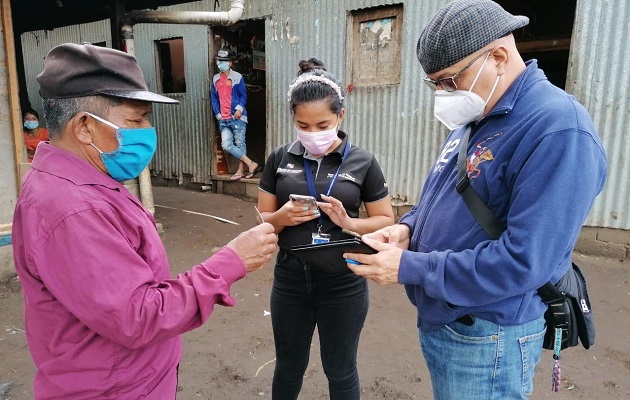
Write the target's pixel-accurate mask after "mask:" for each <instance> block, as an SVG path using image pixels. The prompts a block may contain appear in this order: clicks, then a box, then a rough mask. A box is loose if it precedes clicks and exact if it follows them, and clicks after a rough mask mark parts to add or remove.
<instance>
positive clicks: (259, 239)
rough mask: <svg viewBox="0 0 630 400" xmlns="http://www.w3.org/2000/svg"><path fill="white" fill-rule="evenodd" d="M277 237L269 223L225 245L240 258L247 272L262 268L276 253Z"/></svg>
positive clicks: (248, 231)
mask: <svg viewBox="0 0 630 400" xmlns="http://www.w3.org/2000/svg"><path fill="white" fill-rule="evenodd" d="M277 242H278V236H277V235H276V234H275V233H274V227H273V225H271V224H270V223H267V222H265V223H262V224H260V225H257V226H255V227H253V228H252V229H250V230H247V231H245V232H242V233H241V234H240V235H238V236H237V237H235V238H234V239H232V240H231V241H230V243H228V244H227V246H228V247H229V248H231V249H232V250H234V251H235V252H236V254H238V255H239V257H241V260H243V263H245V267H246V268H247V272H252V271H256V270H258V269H260V268H262V267H263V266H264V265H265V264H267V262H269V260H271V257H272V256H273V253H274V252H275V251H276V246H277Z"/></svg>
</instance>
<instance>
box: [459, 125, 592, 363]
mask: <svg viewBox="0 0 630 400" xmlns="http://www.w3.org/2000/svg"><path fill="white" fill-rule="evenodd" d="M470 132H471V128H470V126H468V128H467V129H466V133H465V134H464V138H463V139H462V143H461V145H460V147H459V155H458V157H457V184H456V186H455V188H456V190H457V192H458V193H459V194H460V195H461V196H462V198H463V199H464V202H465V203H466V206H467V207H468V210H469V211H470V213H471V214H472V215H473V217H475V219H476V220H477V222H479V225H481V227H482V228H483V229H484V231H486V233H487V234H488V236H490V237H491V238H492V239H495V240H496V239H498V238H499V237H500V236H501V234H502V233H503V231H505V229H506V228H505V225H503V223H502V222H501V221H499V219H498V218H497V217H495V215H494V214H493V213H492V211H491V210H490V209H489V208H488V206H487V205H486V204H485V203H484V202H483V201H482V200H481V198H480V197H479V196H478V195H477V193H476V192H475V191H474V190H473V188H472V187H471V186H470V179H469V178H468V174H467V173H466V155H467V150H468V140H469V138H470ZM537 292H538V295H539V296H540V297H541V298H542V301H543V302H544V303H545V304H547V311H546V312H545V322H546V323H547V331H546V333H545V340H544V342H543V348H545V349H548V350H554V345H555V341H556V336H555V330H556V328H559V329H562V339H561V340H562V342H561V349H565V348H567V347H573V346H576V345H577V344H578V338H579V340H580V342H582V346H584V348H585V349H588V348H589V347H590V346H592V345H593V344H595V324H594V321H593V315H592V310H591V303H590V301H589V298H588V293H587V290H586V280H585V279H584V275H582V271H580V269H579V268H578V266H577V265H575V263H572V268H569V270H568V271H567V273H566V274H565V275H564V276H563V277H562V278H561V279H560V281H558V283H556V284H555V285H554V284H553V283H551V282H547V283H545V284H544V285H543V286H542V287H540V288H538V290H537ZM558 352H559V351H558Z"/></svg>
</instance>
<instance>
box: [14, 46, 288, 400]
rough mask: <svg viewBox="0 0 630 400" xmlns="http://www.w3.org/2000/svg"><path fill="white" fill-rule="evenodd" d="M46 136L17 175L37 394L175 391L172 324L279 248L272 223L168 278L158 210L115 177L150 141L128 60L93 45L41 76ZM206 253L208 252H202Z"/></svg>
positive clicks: (146, 96) (177, 342)
mask: <svg viewBox="0 0 630 400" xmlns="http://www.w3.org/2000/svg"><path fill="white" fill-rule="evenodd" d="M37 81H38V82H39V85H40V93H41V96H42V98H43V106H44V117H45V119H46V122H47V124H48V128H49V129H50V143H41V144H40V146H39V147H38V150H37V157H35V159H34V160H33V164H32V167H31V168H30V169H29V171H28V172H27V173H26V175H25V177H24V180H23V184H22V190H21V192H20V196H19V197H18V200H17V205H16V208H15V213H14V218H13V232H12V233H13V235H12V238H13V254H14V258H15V268H16V270H17V273H18V276H19V278H20V282H21V283H22V291H23V294H24V314H25V316H24V319H25V327H26V328H25V329H26V339H27V342H28V347H29V350H30V352H31V356H32V357H33V361H34V362H35V367H36V373H35V379H34V382H33V386H34V394H35V396H34V397H35V399H47V400H50V399H113V398H116V399H146V400H151V399H153V400H157V399H159V400H163V399H168V400H172V399H175V396H176V391H177V374H178V367H179V361H180V359H181V355H182V337H181V335H182V334H183V333H185V332H188V331H190V330H192V329H195V328H197V327H199V326H201V325H202V324H203V323H204V322H205V321H206V320H208V318H209V317H210V315H211V314H212V311H213V309H214V307H215V306H216V305H224V306H234V305H235V304H236V300H235V299H234V298H233V297H232V296H231V294H230V287H231V286H232V284H233V283H234V282H235V281H237V280H239V279H241V278H243V277H244V276H245V275H246V274H247V273H248V272H251V271H255V270H257V269H259V268H261V267H262V266H263V265H265V264H266V263H267V261H269V260H270V259H271V256H272V254H273V253H274V252H275V250H276V241H277V238H276V235H275V234H274V232H273V231H274V227H273V226H272V225H271V224H261V225H258V226H256V227H254V228H252V229H250V230H248V231H246V232H243V233H241V234H240V235H238V236H237V237H236V238H234V239H233V240H231V241H230V242H229V243H227V245H226V246H224V247H222V248H221V249H219V250H218V251H217V252H216V253H214V254H213V255H212V256H210V257H209V258H207V259H206V260H205V261H203V262H201V263H199V264H198V265H195V266H194V267H192V268H191V269H190V270H189V271H187V272H185V273H183V274H181V275H178V276H177V277H172V276H171V271H170V266H169V262H168V256H167V254H166V251H165V249H164V245H163V243H162V240H161V238H160V235H159V233H158V231H157V229H156V225H155V220H154V219H153V216H152V215H151V213H150V212H149V211H148V210H147V209H146V208H145V207H144V206H143V205H142V203H141V202H140V201H139V200H138V199H137V198H136V197H135V196H134V195H133V194H131V193H130V192H129V190H127V188H126V187H125V186H124V185H122V183H121V182H123V181H126V180H129V179H133V178H136V177H137V176H138V175H140V173H141V172H142V171H143V170H144V169H145V168H146V167H147V165H148V164H149V162H150V161H151V158H152V157H153V154H154V153H155V149H156V146H157V134H156V131H155V128H153V127H152V126H151V122H150V121H149V115H150V114H151V110H152V103H177V101H176V100H173V99H171V98H168V97H164V96H161V95H158V94H155V93H152V92H149V91H148V90H147V85H146V82H145V80H144V77H143V75H142V71H141V70H140V66H139V65H138V63H137V61H136V59H135V58H134V57H133V56H131V55H129V54H127V53H124V52H121V51H118V50H113V49H108V48H105V47H99V46H93V45H90V44H82V45H78V44H71V43H66V44H62V45H59V46H57V47H55V48H53V49H52V50H50V52H49V53H48V55H47V56H46V58H45V59H44V70H43V72H42V73H41V74H39V75H38V76H37ZM204 252H205V253H206V254H208V255H210V254H211V253H212V250H211V249H205V251H204Z"/></svg>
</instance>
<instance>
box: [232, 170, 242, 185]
mask: <svg viewBox="0 0 630 400" xmlns="http://www.w3.org/2000/svg"><path fill="white" fill-rule="evenodd" d="M242 178H243V173H242V172H241V171H236V173H235V174H234V175H232V177H231V178H230V180H231V181H232V182H236V181H240V180H241V179H242Z"/></svg>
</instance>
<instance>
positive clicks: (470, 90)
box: [468, 51, 496, 92]
mask: <svg viewBox="0 0 630 400" xmlns="http://www.w3.org/2000/svg"><path fill="white" fill-rule="evenodd" d="M490 53H491V51H489V52H488V54H486V58H484V60H483V64H481V68H479V72H477V76H475V80H474V81H473V83H472V85H470V89H468V91H469V92H472V89H473V88H474V87H475V84H476V83H477V80H478V79H479V76H480V75H481V71H483V67H485V65H486V61H488V57H490ZM495 87H496V83H495ZM493 90H494V89H493Z"/></svg>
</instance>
